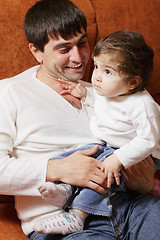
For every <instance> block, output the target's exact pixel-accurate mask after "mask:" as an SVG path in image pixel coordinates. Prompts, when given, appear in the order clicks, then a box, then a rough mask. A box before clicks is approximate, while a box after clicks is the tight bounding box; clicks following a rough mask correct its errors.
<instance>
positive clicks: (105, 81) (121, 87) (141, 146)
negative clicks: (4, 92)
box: [35, 31, 160, 234]
mask: <svg viewBox="0 0 160 240" xmlns="http://www.w3.org/2000/svg"><path fill="white" fill-rule="evenodd" d="M153 56H154V53H153V50H152V49H151V47H150V46H148V45H147V44H146V42H145V40H144V38H143V36H142V35H141V34H140V33H138V32H132V31H118V32H115V33H113V34H110V35H108V36H107V37H105V38H104V39H102V40H100V41H99V42H98V43H97V45H96V46H95V49H94V52H93V59H94V66H95V67H94V71H93V75H92V86H93V95H94V98H92V97H90V96H92V94H91V89H92V88H85V87H84V86H83V85H81V84H80V83H75V82H68V81H64V80H60V82H61V85H63V88H64V91H63V92H62V94H64V93H70V94H72V95H74V96H76V97H78V98H81V99H82V100H84V101H85V104H92V102H94V109H95V116H94V117H93V118H92V119H91V122H90V128H91V131H92V133H93V135H94V136H95V137H96V138H97V140H98V141H99V140H102V141H103V142H104V143H107V144H104V145H103V153H102V154H100V156H99V157H98V158H97V159H100V160H101V161H103V165H102V169H101V170H102V171H104V172H105V174H106V178H107V184H108V185H107V187H108V188H110V187H111V184H112V183H113V181H114V178H115V181H116V183H117V185H119V184H120V175H121V174H120V169H121V168H123V167H124V168H128V167H130V166H132V165H134V164H136V163H138V162H140V161H141V160H143V159H145V158H146V157H147V156H149V155H151V156H152V158H153V159H154V161H155V169H156V168H158V167H159V165H160V161H159V159H160V135H159V132H160V107H159V105H158V104H156V102H155V101H154V100H153V99H152V97H151V96H150V94H149V93H148V92H147V90H146V88H147V86H148V82H149V79H150V77H151V74H152V71H153ZM107 156H108V157H107ZM47 185H48V186H47ZM53 186H54V184H53V183H45V184H44V185H43V189H40V192H41V194H42V196H43V197H44V198H45V196H46V200H48V199H49V200H51V199H50V194H49V192H50V193H51V195H54V194H55V191H54V187H53ZM122 187H123V186H122ZM120 189H121V188H120ZM114 190H115V189H114V188H113V187H112V188H111V191H109V192H108V193H107V194H106V195H101V194H98V193H96V192H94V191H93V190H91V189H87V188H84V189H82V190H80V192H79V194H78V195H77V196H76V197H75V199H74V200H73V202H72V204H71V209H70V210H69V212H67V213H64V214H63V213H62V214H60V215H59V216H53V218H50V219H47V220H44V221H42V222H39V223H38V224H36V226H35V230H36V231H39V232H43V233H60V234H68V233H70V232H75V231H80V230H82V229H83V226H84V220H85V218H86V217H87V216H88V215H89V214H97V215H98V214H100V215H104V216H108V217H110V216H111V214H112V206H111V203H110V199H109V198H110V197H111V196H112V194H113V192H114ZM56 193H57V192H56ZM114 194H118V193H116V192H115V193H114ZM123 194H125V193H123ZM59 196H60V195H59ZM119 197H120V195H119ZM55 198H56V196H55ZM50 202H51V201H50ZM57 222H58V223H57ZM59 223H60V226H59V227H58V224H59ZM62 224H64V225H63V226H62Z"/></svg>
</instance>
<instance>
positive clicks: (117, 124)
mask: <svg viewBox="0 0 160 240" xmlns="http://www.w3.org/2000/svg"><path fill="white" fill-rule="evenodd" d="M88 94H90V91H88ZM90 101H91V99H90V98H88V99H86V103H87V102H88V103H89V104H90V103H91V102H90ZM94 110H95V116H94V117H93V118H92V119H91V123H90V127H91V131H92V133H93V135H94V136H95V137H96V138H97V139H101V140H103V141H105V142H107V143H108V144H109V145H110V146H112V147H115V148H118V149H117V150H116V151H115V152H114V154H115V155H116V156H117V158H118V159H119V160H120V162H121V163H122V164H123V166H124V167H125V168H128V167H130V166H132V165H133V164H135V163H138V162H139V161H141V160H143V159H145V157H147V156H149V155H150V154H152V155H153V156H154V157H156V158H158V159H160V106H159V105H158V104H157V103H156V102H155V101H154V100H153V98H152V97H151V96H150V94H149V93H148V92H147V91H143V92H138V93H134V94H132V95H128V96H119V97H114V98H106V97H104V96H100V95H98V94H97V93H96V92H95V90H94Z"/></svg>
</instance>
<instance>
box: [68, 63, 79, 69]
mask: <svg viewBox="0 0 160 240" xmlns="http://www.w3.org/2000/svg"><path fill="white" fill-rule="evenodd" d="M81 66H82V63H79V64H78V65H74V66H66V67H67V68H71V69H76V68H79V67H81Z"/></svg>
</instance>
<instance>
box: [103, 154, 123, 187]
mask: <svg viewBox="0 0 160 240" xmlns="http://www.w3.org/2000/svg"><path fill="white" fill-rule="evenodd" d="M121 168H122V164H121V162H120V161H119V160H118V158H117V157H116V156H115V154H114V153H113V154H112V155H110V156H109V157H107V158H106V159H105V160H104V162H103V163H102V167H101V169H102V171H103V172H104V173H105V174H106V177H107V187H108V188H110V187H111V184H112V183H113V181H114V178H115V180H116V183H117V185H119V184H120V169H121Z"/></svg>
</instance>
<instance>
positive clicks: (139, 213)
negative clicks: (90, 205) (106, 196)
mask: <svg viewBox="0 0 160 240" xmlns="http://www.w3.org/2000/svg"><path fill="white" fill-rule="evenodd" d="M111 202H112V205H113V214H112V217H105V216H95V215H89V217H88V218H87V219H86V221H85V227H84V230H83V231H81V232H76V233H72V234H69V235H66V236H61V235H53V234H47V235H46V234H39V233H35V232H34V233H33V234H32V235H31V237H30V238H29V239H30V240H95V239H96V240H105V239H106V240H113V239H117V240H146V239H147V240H159V239H160V233H159V229H160V197H155V196H144V195H140V194H136V193H134V192H131V191H126V192H125V193H117V194H116V195H115V196H113V197H111Z"/></svg>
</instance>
